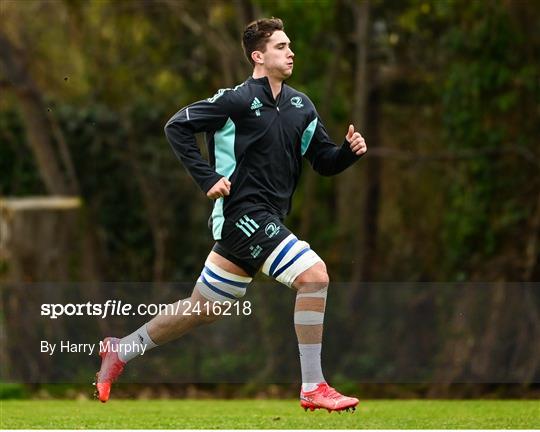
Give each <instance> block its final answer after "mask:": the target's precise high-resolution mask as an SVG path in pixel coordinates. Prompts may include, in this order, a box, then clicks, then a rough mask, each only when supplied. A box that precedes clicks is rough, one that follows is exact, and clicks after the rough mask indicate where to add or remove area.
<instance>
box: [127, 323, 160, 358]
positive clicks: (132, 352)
mask: <svg viewBox="0 0 540 432" xmlns="http://www.w3.org/2000/svg"><path fill="white" fill-rule="evenodd" d="M155 347H157V345H156V344H155V343H154V341H153V340H152V339H150V336H148V330H146V324H144V325H143V326H142V327H141V328H139V329H138V330H136V331H134V332H133V333H131V334H130V335H127V336H126V337H124V338H122V339H120V350H119V351H118V358H119V359H120V360H121V361H123V362H124V363H127V362H128V361H130V360H131V359H134V358H135V357H137V356H139V355H142V354H144V353H146V351H149V350H151V349H152V348H155Z"/></svg>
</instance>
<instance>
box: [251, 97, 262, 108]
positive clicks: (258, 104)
mask: <svg viewBox="0 0 540 432" xmlns="http://www.w3.org/2000/svg"><path fill="white" fill-rule="evenodd" d="M262 106H263V104H262V103H261V101H260V100H259V99H257V98H255V99H253V102H251V109H252V110H256V109H259V108H262Z"/></svg>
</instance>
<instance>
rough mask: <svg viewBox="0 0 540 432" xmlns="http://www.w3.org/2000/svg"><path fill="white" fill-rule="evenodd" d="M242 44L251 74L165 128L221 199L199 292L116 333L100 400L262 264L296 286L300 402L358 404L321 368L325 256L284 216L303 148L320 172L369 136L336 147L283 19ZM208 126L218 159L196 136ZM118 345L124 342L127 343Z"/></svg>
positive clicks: (335, 169)
mask: <svg viewBox="0 0 540 432" xmlns="http://www.w3.org/2000/svg"><path fill="white" fill-rule="evenodd" d="M242 42H243V48H244V52H245V54H246V57H247V58H248V60H249V61H250V62H251V64H252V65H253V75H252V76H251V77H250V78H248V79H247V81H245V82H244V83H242V84H240V85H238V86H236V87H235V88H233V89H221V90H219V91H218V92H217V93H216V94H215V95H214V96H213V97H211V98H209V99H206V100H203V101H199V102H195V103H193V104H191V105H189V106H187V107H186V108H183V109H182V110H180V111H178V112H177V113H176V114H175V115H174V116H173V117H172V118H171V119H170V120H169V121H168V123H167V125H166V126H165V134H166V136H167V139H168V140H169V142H170V144H171V146H172V148H173V150H174V152H175V153H176V155H177V156H178V158H180V160H181V161H182V163H183V164H184V166H185V168H186V169H187V170H188V172H189V173H190V175H191V176H192V177H193V179H194V180H195V182H196V183H197V184H198V185H199V187H200V188H201V189H202V191H203V192H204V193H206V196H207V197H208V198H210V199H212V200H215V203H214V209H213V212H212V216H211V218H210V226H211V229H212V233H213V237H214V240H215V241H216V243H215V245H214V247H213V249H212V251H211V252H210V254H209V255H208V258H207V260H206V262H205V265H204V268H203V270H202V273H201V276H200V277H199V279H198V281H197V283H196V284H195V288H194V289H193V293H192V295H191V297H189V298H188V299H183V300H180V301H179V302H178V303H179V304H178V303H177V304H175V305H177V306H178V307H179V311H180V313H179V314H178V315H173V314H171V315H158V316H156V317H154V318H153V319H152V320H151V321H149V322H148V323H146V324H145V325H143V326H142V327H141V328H139V329H138V330H137V331H135V332H133V333H132V334H130V335H128V336H126V337H124V338H122V339H118V338H106V339H105V340H104V345H105V346H107V347H109V348H108V349H106V350H105V351H104V352H101V353H100V356H101V358H102V363H101V370H100V371H99V372H98V375H97V391H98V396H99V399H100V400H101V401H102V402H106V401H107V400H108V399H109V394H110V389H111V384H112V382H113V381H114V380H115V379H116V378H117V377H118V376H119V375H120V374H121V373H122V370H123V368H124V366H125V364H126V363H127V362H128V361H129V360H131V359H132V358H134V357H135V356H137V355H138V353H139V352H141V351H142V350H132V351H131V352H125V350H122V349H121V347H122V346H123V344H126V345H129V346H132V345H134V344H140V345H141V346H144V347H145V348H146V350H149V349H152V348H154V347H156V346H158V345H162V344H164V343H166V342H169V341H171V340H174V339H176V338H178V337H180V336H182V335H183V334H184V333H186V332H187V331H189V330H191V329H193V328H194V327H197V326H200V325H202V324H204V323H209V322H212V321H215V320H217V319H218V318H219V316H218V315H213V314H212V307H206V308H205V307H201V308H200V310H201V314H190V315H183V314H182V313H181V311H182V310H183V308H184V307H186V305H194V304H203V303H204V304H206V305H208V304H213V302H221V303H223V302H237V301H238V299H240V298H241V297H243V296H244V295H245V293H246V288H247V286H248V285H249V283H250V282H251V280H252V278H253V277H254V276H255V274H256V273H257V272H258V271H259V270H261V269H262V271H263V273H265V274H266V275H268V276H270V277H272V278H274V279H275V280H277V281H279V282H281V283H282V284H284V285H287V286H288V287H290V288H292V289H294V290H296V292H297V294H296V304H295V309H294V326H295V330H296V335H297V338H298V346H299V351H300V364H301V371H302V388H301V390H300V404H301V406H302V407H303V408H305V409H306V410H307V409H310V410H314V409H318V408H325V409H327V410H329V411H341V410H348V409H350V408H354V407H355V406H356V405H357V404H358V399H356V398H353V397H347V396H343V395H341V394H340V393H338V392H337V391H336V390H334V389H333V388H332V387H330V386H329V385H328V384H327V383H326V381H325V379H324V376H323V373H322V368H321V343H322V334H323V320H324V311H325V305H326V296H327V289H328V283H329V279H328V274H327V272H326V266H325V264H324V262H323V260H322V259H321V258H320V257H319V256H318V255H317V254H316V253H315V252H314V251H313V250H312V249H311V248H310V247H309V245H308V243H306V242H305V241H302V240H299V239H298V238H297V237H296V236H295V235H294V234H293V233H292V232H291V231H290V230H289V229H288V228H287V227H286V226H285V225H284V224H283V220H284V218H285V216H286V215H287V214H288V213H289V211H290V207H291V198H292V195H293V193H294V190H295V188H296V185H297V183H298V179H299V177H300V172H301V166H302V158H303V157H305V158H306V159H307V160H308V161H309V162H310V164H311V165H312V167H313V169H314V170H315V171H317V172H318V173H320V174H322V175H325V176H330V175H334V174H337V173H339V172H341V171H343V170H344V169H345V168H347V167H348V166H350V165H351V164H353V163H354V162H355V161H356V160H358V158H359V157H360V156H361V155H363V154H364V153H365V152H366V150H367V147H366V143H365V141H364V139H363V138H362V136H361V135H360V134H359V133H358V132H355V130H354V127H353V125H350V126H349V129H348V131H347V134H346V137H345V140H344V142H343V144H342V145H341V146H340V147H338V146H336V145H335V144H334V143H333V142H332V141H331V140H330V138H329V137H328V134H327V132H326V129H325V127H324V126H323V124H322V122H321V119H320V118H319V116H318V114H317V111H316V110H315V107H314V106H313V103H312V102H311V100H310V99H309V98H308V97H307V96H306V95H305V94H303V93H300V92H299V91H297V90H295V89H293V88H292V87H290V86H288V85H286V84H284V81H285V80H286V79H287V78H289V77H290V76H291V74H292V71H293V63H294V53H293V52H292V50H291V46H290V43H291V42H290V40H289V38H288V37H287V35H286V34H285V32H284V31H283V23H282V21H281V20H280V19H277V18H271V19H261V20H258V21H255V22H253V23H251V24H249V25H248V26H247V27H246V29H245V30H244V34H243V40H242ZM199 132H206V137H207V144H208V150H209V159H210V163H209V162H207V161H206V160H205V159H204V158H203V157H202V156H201V153H200V151H199V148H198V146H197V143H196V139H195V134H196V133H199ZM119 348H120V349H119Z"/></svg>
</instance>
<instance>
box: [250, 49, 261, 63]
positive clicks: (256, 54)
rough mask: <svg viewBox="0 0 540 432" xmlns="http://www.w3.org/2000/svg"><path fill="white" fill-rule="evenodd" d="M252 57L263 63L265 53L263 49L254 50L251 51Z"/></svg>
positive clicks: (256, 61) (255, 60)
mask: <svg viewBox="0 0 540 432" xmlns="http://www.w3.org/2000/svg"><path fill="white" fill-rule="evenodd" d="M251 59H252V60H253V61H254V62H255V64H263V63H264V59H263V53H262V52H261V51H253V52H252V53H251Z"/></svg>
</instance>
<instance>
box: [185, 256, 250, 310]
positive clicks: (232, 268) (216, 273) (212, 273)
mask: <svg viewBox="0 0 540 432" xmlns="http://www.w3.org/2000/svg"><path fill="white" fill-rule="evenodd" d="M251 281H252V278H251V276H249V275H248V274H247V273H246V272H245V271H244V270H243V269H242V268H241V267H240V266H238V265H237V264H235V263H233V262H232V261H230V260H228V259H227V258H225V257H223V256H221V255H219V254H218V253H216V252H214V251H212V252H210V254H209V255H208V258H207V259H206V262H205V263H204V267H203V270H202V272H201V275H200V276H199V278H198V279H197V283H196V284H195V288H194V289H193V294H192V300H195V299H198V300H199V301H201V300H202V301H208V302H222V303H223V302H228V303H235V302H237V301H238V300H239V299H240V298H242V297H243V296H244V295H245V294H246V290H247V287H248V285H249V284H250V282H251Z"/></svg>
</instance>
